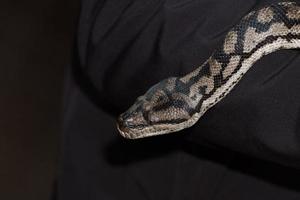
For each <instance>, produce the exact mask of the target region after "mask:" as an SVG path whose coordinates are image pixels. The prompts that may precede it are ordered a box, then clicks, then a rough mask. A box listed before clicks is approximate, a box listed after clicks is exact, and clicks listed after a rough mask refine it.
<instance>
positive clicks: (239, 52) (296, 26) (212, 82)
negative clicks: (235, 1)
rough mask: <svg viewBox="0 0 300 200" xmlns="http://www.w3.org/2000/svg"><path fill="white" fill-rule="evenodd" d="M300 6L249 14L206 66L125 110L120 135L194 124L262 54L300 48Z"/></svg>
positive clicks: (147, 133)
mask: <svg viewBox="0 0 300 200" xmlns="http://www.w3.org/2000/svg"><path fill="white" fill-rule="evenodd" d="M299 6H300V5H299V4H297V3H296V2H281V3H277V4H272V5H269V6H266V7H263V8H261V9H259V10H255V11H252V12H250V13H249V14H248V15H246V16H245V17H244V18H243V19H242V20H241V21H240V23H239V24H238V25H236V26H235V27H233V28H232V29H231V30H230V31H229V32H228V34H227V35H226V37H225V40H224V42H223V45H222V46H221V47H220V48H219V49H217V50H216V51H215V52H214V53H213V55H212V56H211V57H210V58H209V59H208V60H207V61H206V62H205V63H204V64H202V65H201V66H200V67H198V68H196V69H195V70H194V71H192V72H191V73H189V74H187V75H185V76H183V77H171V78H168V79H165V80H163V81H161V82H159V83H158V84H156V85H154V86H153V87H152V88H150V89H149V90H148V91H147V92H146V94H144V95H143V96H140V97H139V98H138V99H137V100H136V102H135V104H134V105H133V106H131V107H130V108H129V109H128V110H127V111H126V112H125V113H123V114H121V115H120V117H119V118H118V122H117V127H118V130H119V132H120V133H121V135H122V136H123V137H125V138H129V139H136V138H143V137H148V136H155V135H160V134H166V133H171V132H175V131H179V130H182V129H185V128H188V127H191V126H192V125H194V124H195V123H196V122H197V121H198V120H199V118H200V117H201V116H202V115H203V114H204V113H205V112H206V111H207V110H208V109H209V108H211V107H212V106H214V105H215V104H216V103H218V102H219V101H220V100H221V99H223V98H224V97H225V96H226V95H227V94H228V93H229V92H230V91H231V90H232V89H233V87H234V86H235V85H236V84H237V83H238V82H239V80H240V79H241V78H242V77H243V75H244V74H245V73H246V72H247V71H248V70H249V69H250V68H251V67H252V66H253V65H254V63H255V62H256V61H257V60H259V59H260V58H261V57H262V56H264V55H267V54H269V53H272V52H274V51H277V50H280V49H295V48H300V7H299Z"/></svg>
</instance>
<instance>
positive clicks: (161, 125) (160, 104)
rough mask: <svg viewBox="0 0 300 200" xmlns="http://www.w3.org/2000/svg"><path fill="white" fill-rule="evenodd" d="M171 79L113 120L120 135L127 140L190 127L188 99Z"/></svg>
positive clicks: (190, 104) (191, 109) (147, 93)
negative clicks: (115, 121)
mask: <svg viewBox="0 0 300 200" xmlns="http://www.w3.org/2000/svg"><path fill="white" fill-rule="evenodd" d="M180 88H181V89H182V87H180V85H179V84H178V79H177V78H175V77H172V78H169V79H165V80H163V81H161V82H159V83H158V84H156V85H154V86H153V87H152V88H150V89H149V90H148V91H147V92H146V93H145V94H144V95H143V96H140V97H139V98H137V100H136V101H135V103H134V104H133V105H132V106H131V107H130V108H129V109H128V110H127V111H126V112H124V113H123V114H121V115H120V116H119V118H118V120H117V127H118V130H119V132H120V134H121V135H122V136H123V137H125V138H129V139H136V138H143V137H148V136H155V135H161V134H166V133H171V132H175V131H179V130H181V129H184V128H187V127H189V126H191V125H192V124H191V121H190V119H191V118H192V112H193V111H194V105H193V104H192V102H191V99H190V98H189V97H188V96H187V95H184V94H183V92H182V91H180V92H179V91H178V90H179V89H180Z"/></svg>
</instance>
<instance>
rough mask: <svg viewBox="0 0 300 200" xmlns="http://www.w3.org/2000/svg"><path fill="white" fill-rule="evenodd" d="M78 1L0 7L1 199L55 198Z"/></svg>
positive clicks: (14, 3)
mask: <svg viewBox="0 0 300 200" xmlns="http://www.w3.org/2000/svg"><path fill="white" fill-rule="evenodd" d="M78 13H79V1H78V0H43V1H38V0H29V1H14V0H12V1H3V2H2V4H1V7H0V15H1V18H0V25H1V28H0V55H1V56H0V58H1V59H0V64H1V65H0V66H1V68H0V82H1V84H0V87H1V93H0V94H1V98H0V132H1V133H0V163H1V165H0V199H3V200H11V199H12V200H16V199H22V200H27V199H30V200H36V199H38V200H43V199H50V192H51V189H52V186H53V182H54V180H55V174H56V168H57V160H58V155H59V153H58V151H59V144H60V132H61V128H60V127H61V119H62V118H61V111H62V100H63V99H62V93H63V77H64V69H65V67H66V66H67V65H68V64H70V60H71V57H70V55H71V49H72V46H73V39H74V34H75V30H76V19H77V16H78Z"/></svg>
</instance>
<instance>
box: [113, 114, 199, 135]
mask: <svg viewBox="0 0 300 200" xmlns="http://www.w3.org/2000/svg"><path fill="white" fill-rule="evenodd" d="M200 117H201V114H200V113H195V114H194V115H193V116H192V117H191V118H190V119H188V120H187V121H184V122H181V123H178V124H156V125H151V126H144V125H143V126H140V127H138V128H137V127H135V128H130V127H127V126H124V121H122V120H121V121H120V119H118V120H117V129H118V131H119V133H120V135H121V136H123V137H124V138H126V139H140V138H145V137H152V136H158V135H163V134H169V133H173V132H178V131H180V130H183V129H186V128H189V127H191V126H193V125H194V124H195V123H196V122H197V121H198V120H199V118H200Z"/></svg>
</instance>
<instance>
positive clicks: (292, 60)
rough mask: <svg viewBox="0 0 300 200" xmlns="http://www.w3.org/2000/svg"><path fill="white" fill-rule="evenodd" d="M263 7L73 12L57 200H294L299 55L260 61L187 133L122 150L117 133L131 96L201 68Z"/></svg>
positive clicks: (113, 0)
mask: <svg viewBox="0 0 300 200" xmlns="http://www.w3.org/2000/svg"><path fill="white" fill-rule="evenodd" d="M270 2H276V1H254V0H250V1H242V0H227V1H217V0H198V1H195V0H194V1H192V0H180V1H179V0H166V1H162V0H153V1H147V0H122V1H117V0H110V1H104V0H85V1H82V7H81V15H80V18H79V24H78V35H77V40H76V42H75V44H76V48H75V50H74V62H73V65H72V67H71V69H70V70H69V71H68V72H67V80H66V95H65V114H64V135H63V145H62V159H61V163H60V166H61V167H60V174H59V180H58V189H57V192H58V195H57V197H58V199H73V200H76V199H113V200H115V199H148V200H149V199H151V200H152V199H153V200H160V199H164V200H165V199H172V200H173V199H175V200H176V199H178V200H181V199H205V200H206V199H214V200H226V199H228V200H232V199H245V200H247V199H249V200H250V199H251V200H252V199H264V200H266V199H272V200H273V199H275V200H276V199H299V198H300V184H299V180H300V101H299V100H300V93H299V91H300V68H299V65H300V57H299V51H298V50H283V51H279V52H276V53H273V54H271V55H268V56H266V57H264V58H262V59H261V60H260V61H258V62H257V63H256V64H255V65H254V67H253V68H252V69H250V71H249V72H248V73H247V74H246V75H245V77H244V78H243V79H242V81H241V82H240V83H239V84H238V86H237V87H236V88H235V89H234V90H233V91H232V92H231V93H230V94H229V95H228V96H227V97H226V98H225V99H224V100H222V101H221V102H220V103H219V104H217V105H216V106H215V107H214V108H212V109H211V110H209V111H208V112H207V113H206V114H205V115H204V116H203V118H201V119H200V120H199V121H198V123H197V124H196V125H195V126H193V127H192V128H190V129H188V130H185V131H182V132H180V133H177V134H171V135H166V136H161V137H153V138H147V139H142V140H136V141H128V140H125V139H123V138H121V137H120V136H119V135H118V133H117V130H116V127H115V117H116V115H117V114H119V113H121V112H122V111H124V110H126V109H127V108H128V107H129V106H130V105H131V104H132V103H133V102H134V100H135V98H136V97H137V96H139V95H141V94H143V93H144V92H145V91H146V90H147V89H148V88H149V87H150V86H151V85H153V84H155V83H156V82H158V81H160V80H162V79H164V78H167V77H169V76H181V75H184V74H186V73H187V72H189V71H191V70H192V69H194V68H195V67H196V66H198V65H200V64H202V63H203V62H204V61H205V60H206V59H207V58H208V57H209V56H210V54H211V53H212V52H213V50H214V49H216V48H217V47H218V46H219V45H221V42H222V39H223V38H224V36H225V34H226V33H227V31H228V30H229V29H230V28H231V27H232V26H234V25H235V24H236V23H237V22H238V21H239V20H240V19H241V18H242V17H243V16H244V15H245V14H247V13H248V12H249V11H250V10H252V9H254V8H257V7H260V6H262V5H265V4H267V3H270Z"/></svg>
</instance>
